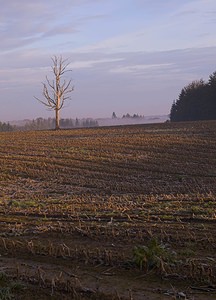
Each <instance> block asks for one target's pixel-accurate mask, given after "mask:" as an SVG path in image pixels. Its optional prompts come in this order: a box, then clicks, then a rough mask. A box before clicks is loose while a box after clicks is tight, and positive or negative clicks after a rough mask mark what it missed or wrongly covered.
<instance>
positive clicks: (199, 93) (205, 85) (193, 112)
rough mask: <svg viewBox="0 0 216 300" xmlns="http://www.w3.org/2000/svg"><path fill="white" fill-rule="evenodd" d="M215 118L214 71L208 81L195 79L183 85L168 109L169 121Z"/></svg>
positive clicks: (215, 73) (215, 76) (215, 74)
mask: <svg viewBox="0 0 216 300" xmlns="http://www.w3.org/2000/svg"><path fill="white" fill-rule="evenodd" d="M215 119H216V72H214V73H213V74H212V75H210V76H209V80H208V82H205V81H204V80H202V79H201V80H196V81H193V82H192V83H190V84H189V85H187V86H186V87H184V88H183V89H182V90H181V93H180V95H179V97H178V99H177V100H175V101H174V102H173V105H172V107H171V111H170V121H171V122H178V121H197V120H215Z"/></svg>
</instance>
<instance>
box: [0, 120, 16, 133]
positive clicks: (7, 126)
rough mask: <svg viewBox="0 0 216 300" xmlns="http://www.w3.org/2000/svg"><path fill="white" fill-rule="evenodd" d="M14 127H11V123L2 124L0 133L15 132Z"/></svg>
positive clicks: (0, 124) (0, 123)
mask: <svg viewBox="0 0 216 300" xmlns="http://www.w3.org/2000/svg"><path fill="white" fill-rule="evenodd" d="M13 130H14V126H12V125H10V123H2V122H0V131H13Z"/></svg>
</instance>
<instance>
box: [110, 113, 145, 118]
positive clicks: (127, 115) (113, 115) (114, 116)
mask: <svg viewBox="0 0 216 300" xmlns="http://www.w3.org/2000/svg"><path fill="white" fill-rule="evenodd" d="M116 118H118V117H117V116H116V113H115V112H113V114H112V119H116ZM125 118H135V119H136V118H144V116H142V115H138V114H133V115H130V114H129V113H127V114H125V115H123V116H122V119H125Z"/></svg>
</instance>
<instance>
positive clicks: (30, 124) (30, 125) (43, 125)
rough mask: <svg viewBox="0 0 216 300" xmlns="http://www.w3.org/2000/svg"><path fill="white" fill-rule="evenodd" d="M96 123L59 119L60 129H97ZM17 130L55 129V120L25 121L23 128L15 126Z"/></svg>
mask: <svg viewBox="0 0 216 300" xmlns="http://www.w3.org/2000/svg"><path fill="white" fill-rule="evenodd" d="M97 126H98V122H97V121H96V120H93V119H90V118H88V119H78V118H76V119H75V120H74V119H71V118H68V119H61V120H60V128H62V129H67V128H75V127H97ZM16 128H17V129H19V130H20V129H21V130H42V129H54V128H55V119H53V118H48V119H44V118H37V119H34V120H28V121H26V123H25V125H23V126H16Z"/></svg>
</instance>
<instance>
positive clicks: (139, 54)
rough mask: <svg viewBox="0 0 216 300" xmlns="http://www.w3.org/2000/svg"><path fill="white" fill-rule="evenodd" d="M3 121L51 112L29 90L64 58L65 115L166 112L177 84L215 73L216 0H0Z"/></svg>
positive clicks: (35, 90)
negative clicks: (69, 83) (67, 75)
mask: <svg viewBox="0 0 216 300" xmlns="http://www.w3.org/2000/svg"><path fill="white" fill-rule="evenodd" d="M0 7H1V10H0V38H1V46H0V91H1V100H0V101H1V110H0V121H8V120H20V119H24V118H30V119H32V118H36V117H39V116H42V117H49V116H50V117H52V116H53V113H52V112H50V111H47V110H46V108H45V107H43V106H42V105H41V104H40V103H39V102H37V101H36V100H35V99H34V96H37V97H40V96H41V91H42V85H41V82H42V81H44V79H45V76H46V75H48V77H50V78H51V77H52V73H51V68H50V66H51V57H52V56H53V55H60V54H61V55H62V56H63V57H64V58H69V61H70V62H71V64H70V67H71V68H72V70H73V72H72V74H71V76H72V78H73V82H74V86H75V90H74V92H73V93H72V95H71V96H72V100H71V101H70V102H68V103H67V106H66V107H65V108H64V109H63V110H62V117H72V118H74V117H79V118H82V117H94V118H96V117H110V116H111V115H112V112H113V111H115V112H116V114H117V115H118V116H122V115H123V114H125V113H131V114H134V113H139V114H142V115H146V116H147V115H159V114H169V111H170V106H171V104H172V102H173V100H174V99H176V98H177V97H178V94H179V93H180V91H181V88H182V87H184V86H185V85H186V84H188V83H190V82H191V81H192V80H196V79H200V78H203V79H205V80H207V79H208V76H209V75H210V74H211V73H213V72H214V71H216V32H215V24H216V1H215V0H187V1H185V0H181V1H179V0H109V1H107V0H64V1H59V0H58V1H57V0H52V1H51V0H47V1H44V0H37V1H35V0H19V3H18V1H16V0H9V1H3V0H0Z"/></svg>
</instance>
